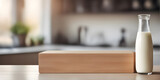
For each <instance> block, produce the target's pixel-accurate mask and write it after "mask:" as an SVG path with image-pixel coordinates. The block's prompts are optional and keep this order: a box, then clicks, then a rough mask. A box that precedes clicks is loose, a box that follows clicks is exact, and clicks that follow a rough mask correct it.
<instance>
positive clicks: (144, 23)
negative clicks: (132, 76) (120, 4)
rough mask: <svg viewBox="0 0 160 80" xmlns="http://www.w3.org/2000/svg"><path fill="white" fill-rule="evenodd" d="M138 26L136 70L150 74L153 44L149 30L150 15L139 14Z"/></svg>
mask: <svg viewBox="0 0 160 80" xmlns="http://www.w3.org/2000/svg"><path fill="white" fill-rule="evenodd" d="M138 18H139V28H138V32H137V39H136V71H137V73H147V74H148V75H149V74H152V69H153V45H152V37H151V32H150V29H149V27H150V22H149V21H150V15H149V14H140V15H138Z"/></svg>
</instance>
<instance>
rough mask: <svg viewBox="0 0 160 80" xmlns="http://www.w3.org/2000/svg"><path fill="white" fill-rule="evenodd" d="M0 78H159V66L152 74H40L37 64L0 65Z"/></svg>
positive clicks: (32, 79) (39, 79)
mask: <svg viewBox="0 0 160 80" xmlns="http://www.w3.org/2000/svg"><path fill="white" fill-rule="evenodd" d="M0 80H160V66H154V70H153V74H152V75H145V74H137V73H103V74H102V73H99V74H96V73H92V74H89V73H88V74H40V73H39V72H38V65H0Z"/></svg>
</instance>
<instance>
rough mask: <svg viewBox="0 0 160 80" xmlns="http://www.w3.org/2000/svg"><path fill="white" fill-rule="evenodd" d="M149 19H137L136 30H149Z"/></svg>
mask: <svg viewBox="0 0 160 80" xmlns="http://www.w3.org/2000/svg"><path fill="white" fill-rule="evenodd" d="M149 23H150V20H149V19H139V29H138V32H150V29H149V27H150V24H149Z"/></svg>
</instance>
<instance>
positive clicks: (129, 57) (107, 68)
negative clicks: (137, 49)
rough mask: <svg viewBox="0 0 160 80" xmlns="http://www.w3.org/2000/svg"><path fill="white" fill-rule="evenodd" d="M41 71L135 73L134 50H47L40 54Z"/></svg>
mask: <svg viewBox="0 0 160 80" xmlns="http://www.w3.org/2000/svg"><path fill="white" fill-rule="evenodd" d="M39 66H40V67H39V71H40V73H133V72H134V71H135V70H134V69H135V68H134V52H132V51H46V52H42V53H40V54H39Z"/></svg>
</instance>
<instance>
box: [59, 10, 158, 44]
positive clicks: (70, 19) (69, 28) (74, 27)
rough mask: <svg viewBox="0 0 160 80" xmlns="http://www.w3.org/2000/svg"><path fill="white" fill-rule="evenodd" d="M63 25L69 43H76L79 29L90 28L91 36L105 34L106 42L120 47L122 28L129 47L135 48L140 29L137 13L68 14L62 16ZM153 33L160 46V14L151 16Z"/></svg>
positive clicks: (62, 28) (61, 25)
mask: <svg viewBox="0 0 160 80" xmlns="http://www.w3.org/2000/svg"><path fill="white" fill-rule="evenodd" d="M61 20H62V23H61V24H60V25H59V27H61V30H62V31H63V33H64V34H65V35H66V36H67V37H68V39H69V42H76V41H77V35H78V27H79V26H81V25H86V26H88V27H89V35H94V34H96V33H99V32H103V33H104V35H105V40H106V41H105V42H106V43H110V44H111V45H113V46H118V43H119V40H120V37H121V33H120V29H121V28H122V27H124V28H126V37H127V38H126V40H127V45H128V46H134V42H135V39H136V32H137V28H138V17H137V13H132V12H130V13H113V14H112V13H110V14H109V13H108V14H66V15H63V16H61ZM151 32H152V37H153V41H154V44H157V43H159V44H160V36H159V35H160V14H159V13H158V12H155V13H152V14H151Z"/></svg>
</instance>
